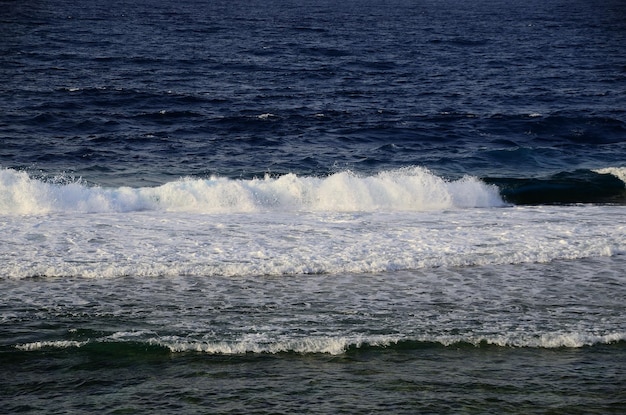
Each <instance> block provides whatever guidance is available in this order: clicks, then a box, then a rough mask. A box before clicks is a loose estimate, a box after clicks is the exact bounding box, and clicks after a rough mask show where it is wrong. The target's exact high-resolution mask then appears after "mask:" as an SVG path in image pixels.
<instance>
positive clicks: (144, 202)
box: [0, 167, 503, 214]
mask: <svg viewBox="0 0 626 415" xmlns="http://www.w3.org/2000/svg"><path fill="white" fill-rule="evenodd" d="M502 205H503V202H502V200H501V198H500V196H499V194H498V190H497V188H495V187H494V186H491V185H487V184H485V183H483V182H481V181H480V180H478V179H476V178H473V177H465V178H463V179H460V180H456V181H446V180H444V179H442V178H440V177H437V176H435V175H434V174H432V173H430V172H429V171H428V170H426V169H423V168H419V167H414V168H405V169H399V170H393V171H385V172H381V173H379V174H377V175H374V176H367V177H362V176H358V175H355V174H353V173H350V172H341V173H336V174H333V175H331V176H328V177H324V178H317V177H298V176H296V175H295V174H287V175H284V176H280V177H277V178H272V177H269V176H266V177H265V178H263V179H252V180H234V179H227V178H210V179H191V178H188V179H182V180H179V181H175V182H170V183H166V184H164V185H162V186H158V187H144V188H130V187H120V188H100V187H89V186H86V185H85V184H82V183H81V182H80V181H75V182H71V183H63V182H61V183H54V181H52V182H50V181H41V180H36V179H33V178H31V177H30V176H28V175H27V174H26V173H24V172H18V171H15V170H11V169H4V170H1V171H0V214H42V213H51V212H82V213H105V212H134V211H142V210H163V211H176V212H196V213H238V212H260V211H334V212H348V211H365V212H371V211H427V210H442V209H452V208H468V207H488V206H502Z"/></svg>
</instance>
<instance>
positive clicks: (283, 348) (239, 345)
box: [149, 335, 399, 355]
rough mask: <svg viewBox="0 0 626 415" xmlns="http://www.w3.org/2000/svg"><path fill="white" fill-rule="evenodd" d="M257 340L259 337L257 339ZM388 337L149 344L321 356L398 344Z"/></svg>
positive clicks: (158, 340)
mask: <svg viewBox="0 0 626 415" xmlns="http://www.w3.org/2000/svg"><path fill="white" fill-rule="evenodd" d="M259 337H260V338H259ZM398 340H399V339H398V338H397V337H391V336H352V337H350V336H339V337H322V336H320V337H307V338H292V339H283V340H276V341H271V340H269V339H267V338H266V336H263V335H260V336H259V335H248V336H245V338H244V339H242V340H239V341H230V342H228V341H221V342H204V341H188V340H181V339H179V338H177V337H171V338H155V339H151V340H150V341H149V342H150V344H153V345H158V346H162V347H166V348H168V349H169V350H170V351H171V352H174V353H180V352H201V353H207V354H221V355H236V354H246V353H268V354H276V353H289V352H290V353H300V354H309V353H324V354H331V355H339V354H342V353H345V352H346V351H347V350H348V348H349V347H357V348H358V347H362V346H363V345H364V344H367V345H370V346H389V345H391V344H394V343H397V342H398Z"/></svg>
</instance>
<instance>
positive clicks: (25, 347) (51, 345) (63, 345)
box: [15, 340, 87, 352]
mask: <svg viewBox="0 0 626 415" xmlns="http://www.w3.org/2000/svg"><path fill="white" fill-rule="evenodd" d="M85 344H87V342H86V341H84V342H78V341H71V340H57V341H39V342H32V343H24V344H18V345H16V346H15V348H16V349H18V350H22V351H25V352H32V351H37V350H42V349H69V348H75V347H82V346H84V345H85Z"/></svg>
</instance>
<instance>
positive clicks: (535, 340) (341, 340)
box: [15, 332, 626, 356]
mask: <svg viewBox="0 0 626 415" xmlns="http://www.w3.org/2000/svg"><path fill="white" fill-rule="evenodd" d="M141 337H142V336H131V337H130V338H129V337H126V336H119V337H115V336H108V337H103V338H99V339H92V340H86V341H67V340H60V341H39V342H32V343H25V344H19V345H16V346H15V349H17V350H20V351H27V352H33V351H40V350H47V349H68V348H81V349H84V348H87V349H89V350H88V351H95V352H100V351H102V350H103V349H107V350H108V351H109V352H111V353H112V352H115V353H116V354H119V355H124V354H125V353H127V352H131V351H138V350H147V351H149V352H150V353H154V352H157V351H159V350H161V351H169V352H170V353H204V354H209V355H224V356H234V355H246V354H282V353H295V354H301V355H306V354H328V355H333V356H337V355H343V354H346V353H354V352H357V351H360V350H361V351H363V350H385V349H394V350H420V349H424V348H433V347H435V348H437V347H445V348H448V347H489V346H494V347H503V348H532V349H560V348H566V349H579V348H583V347H593V346H599V345H614V344H622V343H624V342H626V333H624V332H617V333H608V334H589V333H544V334H530V333H529V334H518V333H516V334H502V335H497V334H494V335H483V336H474V335H456V336H448V335H439V336H438V335H433V336H423V337H420V338H408V337H403V336H397V335H396V336H394V335H374V336H368V335H352V336H336V337H334V336H326V337H325V336H319V337H306V338H290V339H283V340H280V339H271V338H268V337H267V336H263V335H258V334H250V335H248V336H244V338H242V339H240V340H235V341H214V342H211V341H202V340H198V341H194V340H189V339H188V338H182V337H178V336H164V337H154V336H151V337H147V338H141ZM146 347H148V348H149V350H148V349H146Z"/></svg>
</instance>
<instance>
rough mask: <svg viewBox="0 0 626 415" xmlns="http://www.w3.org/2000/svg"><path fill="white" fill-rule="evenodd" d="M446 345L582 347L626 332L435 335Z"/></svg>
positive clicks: (624, 335) (617, 338)
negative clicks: (484, 344)
mask: <svg viewBox="0 0 626 415" xmlns="http://www.w3.org/2000/svg"><path fill="white" fill-rule="evenodd" d="M433 340H434V341H435V342H437V343H441V344H443V345H445V346H451V345H453V344H457V343H461V342H463V343H469V344H473V345H475V346H479V345H480V344H482V343H486V344H491V345H495V346H500V347H530V348H542V349H556V348H561V347H564V348H574V349H577V348H581V347H585V346H593V345H597V344H613V343H617V342H620V341H626V332H616V333H609V334H602V335H598V334H590V333H577V332H567V333H563V332H556V333H541V334H533V333H524V334H519V333H508V334H501V335H491V336H467V337H465V336H460V335H459V336H435V337H434V338H433V339H432V340H429V341H433Z"/></svg>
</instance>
